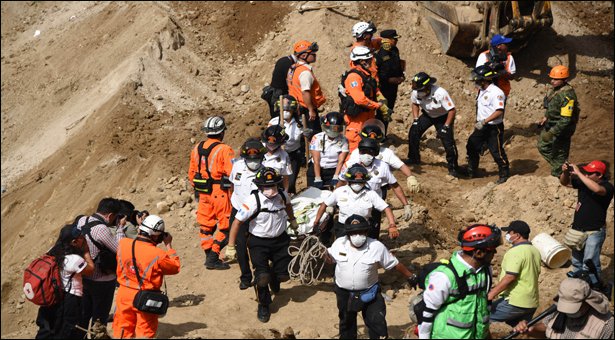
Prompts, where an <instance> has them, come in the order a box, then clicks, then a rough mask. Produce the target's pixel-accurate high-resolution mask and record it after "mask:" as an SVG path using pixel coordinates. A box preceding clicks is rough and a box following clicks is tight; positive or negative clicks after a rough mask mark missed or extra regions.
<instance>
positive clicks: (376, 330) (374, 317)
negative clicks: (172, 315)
mask: <svg viewBox="0 0 615 340" xmlns="http://www.w3.org/2000/svg"><path fill="white" fill-rule="evenodd" d="M350 293H351V291H349V290H346V289H343V288H340V287H338V286H337V285H335V295H336V297H337V309H338V316H339V319H340V327H339V328H340V339H356V338H357V314H358V313H357V312H349V311H348V301H349V299H350ZM361 314H362V315H363V321H364V322H365V326H366V327H367V329H368V331H369V338H370V339H379V338H387V337H388V336H389V333H388V331H387V320H386V314H387V311H386V305H385V303H384V298H383V297H382V294H380V289H378V293H377V294H376V298H375V299H374V300H373V301H372V302H369V303H366V304H364V305H363V308H362V310H361Z"/></svg>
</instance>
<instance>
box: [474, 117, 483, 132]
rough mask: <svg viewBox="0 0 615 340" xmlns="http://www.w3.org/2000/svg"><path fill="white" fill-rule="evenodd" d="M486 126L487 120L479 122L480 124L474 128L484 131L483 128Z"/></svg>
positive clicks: (477, 123)
mask: <svg viewBox="0 0 615 340" xmlns="http://www.w3.org/2000/svg"><path fill="white" fill-rule="evenodd" d="M484 126H485V120H484V119H483V120H479V121H478V122H476V124H475V125H474V128H476V130H482V129H483V127H484Z"/></svg>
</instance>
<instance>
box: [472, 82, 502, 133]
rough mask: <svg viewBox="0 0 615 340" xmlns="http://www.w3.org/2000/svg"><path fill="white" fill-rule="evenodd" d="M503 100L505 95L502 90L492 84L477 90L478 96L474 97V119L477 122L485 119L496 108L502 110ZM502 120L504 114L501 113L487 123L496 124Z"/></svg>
mask: <svg viewBox="0 0 615 340" xmlns="http://www.w3.org/2000/svg"><path fill="white" fill-rule="evenodd" d="M505 101H506V96H505V95H504V92H503V91H502V90H500V88H499V87H497V86H496V85H494V84H489V86H487V88H486V89H484V90H483V89H480V91H478V97H476V121H477V122H478V121H480V120H483V119H486V118H487V117H489V116H491V115H492V114H493V113H494V112H495V111H496V110H504V102H505ZM503 121H504V115H501V116H499V117H498V118H496V119H494V120H492V121H490V122H489V123H487V124H489V125H496V124H500V123H502V122H503Z"/></svg>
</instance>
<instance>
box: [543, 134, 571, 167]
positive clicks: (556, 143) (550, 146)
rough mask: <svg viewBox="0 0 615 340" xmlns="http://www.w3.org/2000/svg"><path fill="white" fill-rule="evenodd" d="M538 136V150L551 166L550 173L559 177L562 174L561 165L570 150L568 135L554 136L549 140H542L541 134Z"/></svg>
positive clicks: (566, 158)
mask: <svg viewBox="0 0 615 340" xmlns="http://www.w3.org/2000/svg"><path fill="white" fill-rule="evenodd" d="M544 133H545V131H542V132H541V133H540V137H538V144H537V147H538V152H540V154H541V155H542V157H544V159H545V160H546V161H547V163H549V165H550V166H551V175H553V176H555V177H559V175H561V174H562V165H563V164H564V162H566V161H567V160H568V153H569V152H570V139H571V138H570V137H555V138H553V139H552V140H551V141H549V142H545V141H543V140H542V134H544Z"/></svg>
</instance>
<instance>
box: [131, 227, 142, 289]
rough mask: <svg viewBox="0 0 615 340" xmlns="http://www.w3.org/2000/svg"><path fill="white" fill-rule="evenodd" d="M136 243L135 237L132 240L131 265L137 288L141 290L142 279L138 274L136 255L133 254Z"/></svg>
mask: <svg viewBox="0 0 615 340" xmlns="http://www.w3.org/2000/svg"><path fill="white" fill-rule="evenodd" d="M136 243H137V239H136V238H135V239H134V240H132V266H133V267H134V268H135V274H136V275H137V283H138V284H139V290H141V286H143V279H142V278H141V275H140V274H139V266H137V257H136V256H135V245H136Z"/></svg>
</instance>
